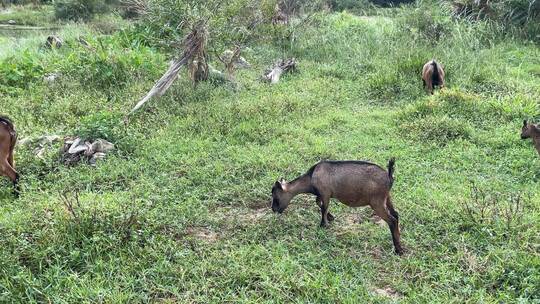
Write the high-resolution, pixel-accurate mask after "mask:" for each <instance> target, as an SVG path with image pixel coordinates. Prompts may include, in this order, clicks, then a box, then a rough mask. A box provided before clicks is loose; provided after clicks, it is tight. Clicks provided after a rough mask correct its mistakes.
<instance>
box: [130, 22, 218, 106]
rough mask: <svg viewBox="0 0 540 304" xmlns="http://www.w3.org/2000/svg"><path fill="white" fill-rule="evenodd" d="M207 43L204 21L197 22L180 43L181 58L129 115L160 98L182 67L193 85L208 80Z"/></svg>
mask: <svg viewBox="0 0 540 304" xmlns="http://www.w3.org/2000/svg"><path fill="white" fill-rule="evenodd" d="M207 41H208V30H207V28H206V23H205V22H204V21H199V22H197V23H196V24H195V25H194V26H193V28H192V30H191V32H190V33H189V34H188V35H187V36H186V37H185V38H184V41H183V43H182V49H183V53H182V56H181V57H180V58H178V59H175V60H174V61H173V62H172V63H171V65H170V66H169V69H168V70H167V72H165V74H164V75H163V76H162V77H161V78H160V79H159V80H158V81H157V82H156V84H155V85H154V87H153V88H152V89H151V90H150V91H149V92H148V93H147V94H146V96H145V97H144V98H143V99H142V100H141V101H139V102H138V103H137V105H135V107H134V108H133V109H132V110H131V112H130V113H133V112H135V111H137V110H138V109H140V108H141V107H142V106H143V105H144V104H145V103H146V102H147V101H148V100H150V99H151V98H153V97H154V96H158V97H160V96H162V95H163V94H165V92H166V91H167V90H168V89H169V88H170V87H171V85H172V84H173V83H174V81H175V80H176V79H177V78H178V75H179V74H180V71H181V70H182V68H183V67H184V66H187V67H188V73H189V76H190V78H191V80H192V82H193V84H194V85H195V84H197V82H199V81H202V80H206V79H208V70H209V68H208V63H207V58H208V54H207V50H206V46H207Z"/></svg>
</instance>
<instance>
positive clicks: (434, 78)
mask: <svg viewBox="0 0 540 304" xmlns="http://www.w3.org/2000/svg"><path fill="white" fill-rule="evenodd" d="M422 82H423V83H424V89H426V90H427V91H428V92H429V93H431V94H432V95H433V89H434V88H435V86H439V87H440V88H441V89H442V88H444V70H443V68H442V66H441V65H440V64H439V63H437V62H436V61H435V59H433V60H431V61H429V62H427V63H426V64H425V65H424V68H423V69H422Z"/></svg>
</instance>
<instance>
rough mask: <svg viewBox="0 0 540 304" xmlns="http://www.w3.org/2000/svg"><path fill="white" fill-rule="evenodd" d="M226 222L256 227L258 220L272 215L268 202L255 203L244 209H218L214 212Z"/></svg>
mask: <svg viewBox="0 0 540 304" xmlns="http://www.w3.org/2000/svg"><path fill="white" fill-rule="evenodd" d="M215 213H216V214H220V215H221V217H223V220H224V221H226V222H233V223H234V222H236V223H240V224H241V225H257V224H258V223H259V222H260V220H261V219H262V218H263V217H264V216H266V215H269V214H271V213H272V210H271V209H270V205H269V203H268V202H255V203H253V204H251V205H248V206H247V208H246V207H232V206H228V207H220V208H217V210H216V211H215Z"/></svg>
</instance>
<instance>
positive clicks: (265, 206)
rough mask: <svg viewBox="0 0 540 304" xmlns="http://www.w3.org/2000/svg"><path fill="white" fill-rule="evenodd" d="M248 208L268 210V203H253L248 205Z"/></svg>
mask: <svg viewBox="0 0 540 304" xmlns="http://www.w3.org/2000/svg"><path fill="white" fill-rule="evenodd" d="M248 208H249V209H252V210H261V209H270V202H268V201H260V202H255V203H252V204H250V205H248Z"/></svg>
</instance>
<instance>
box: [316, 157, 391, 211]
mask: <svg viewBox="0 0 540 304" xmlns="http://www.w3.org/2000/svg"><path fill="white" fill-rule="evenodd" d="M311 182H312V185H313V187H314V188H316V189H317V190H318V191H319V192H320V194H321V195H323V196H328V197H334V198H337V199H339V200H340V201H342V202H343V203H345V204H347V205H351V206H361V205H367V204H370V202H371V201H372V200H373V199H374V198H384V197H386V196H387V195H388V192H389V191H390V188H391V186H392V181H391V178H390V177H389V175H388V172H387V171H386V170H385V169H383V168H381V167H380V166H378V165H376V164H373V163H370V162H365V161H323V162H320V163H318V164H317V165H316V166H315V167H314V168H313V171H312V179H311Z"/></svg>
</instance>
